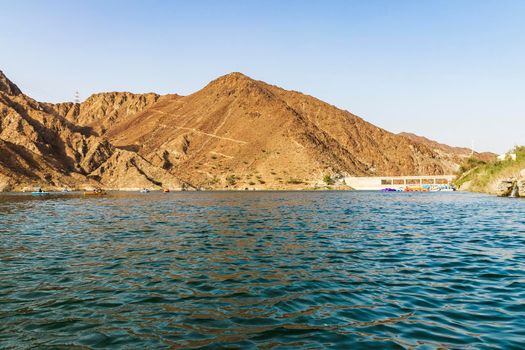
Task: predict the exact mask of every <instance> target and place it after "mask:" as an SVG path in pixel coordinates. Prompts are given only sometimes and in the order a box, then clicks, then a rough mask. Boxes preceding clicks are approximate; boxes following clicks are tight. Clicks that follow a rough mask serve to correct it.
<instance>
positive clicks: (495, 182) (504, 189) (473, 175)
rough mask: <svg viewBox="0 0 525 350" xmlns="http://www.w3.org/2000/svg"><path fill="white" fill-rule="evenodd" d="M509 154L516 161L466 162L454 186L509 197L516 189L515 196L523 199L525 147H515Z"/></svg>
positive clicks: (524, 187) (524, 194) (524, 190)
mask: <svg viewBox="0 0 525 350" xmlns="http://www.w3.org/2000/svg"><path fill="white" fill-rule="evenodd" d="M511 153H514V154H515V155H516V159H512V158H508V159H505V160H498V159H492V160H490V161H474V162H473V161H470V162H466V163H465V164H464V165H463V166H462V172H461V174H460V175H459V176H458V178H457V179H456V181H455V182H456V185H457V186H458V187H459V188H460V189H461V190H464V191H473V192H484V193H490V194H498V195H501V196H508V195H510V194H511V192H512V190H513V188H514V187H516V188H517V189H518V190H519V191H518V193H516V195H518V196H520V197H525V146H517V147H516V148H515V149H514V150H512V151H511Z"/></svg>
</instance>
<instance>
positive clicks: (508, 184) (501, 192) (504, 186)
mask: <svg viewBox="0 0 525 350" xmlns="http://www.w3.org/2000/svg"><path fill="white" fill-rule="evenodd" d="M514 183H515V181H514V180H512V179H508V180H503V181H501V182H500V183H499V185H498V188H497V195H498V197H508V196H510V194H511V193H512V189H513V188H514Z"/></svg>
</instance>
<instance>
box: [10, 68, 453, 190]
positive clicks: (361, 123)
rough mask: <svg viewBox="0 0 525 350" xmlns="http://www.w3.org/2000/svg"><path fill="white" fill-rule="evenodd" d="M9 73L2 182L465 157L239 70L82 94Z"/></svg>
mask: <svg viewBox="0 0 525 350" xmlns="http://www.w3.org/2000/svg"><path fill="white" fill-rule="evenodd" d="M2 77H4V78H3V80H2V81H3V83H2V85H0V87H1V89H0V141H2V143H0V154H3V155H4V157H5V158H6V159H8V160H9V161H8V160H5V161H2V160H0V174H1V175H2V176H0V189H4V190H9V189H21V188H24V187H31V186H46V187H52V188H60V187H73V188H79V187H94V186H100V187H105V188H109V189H131V188H142V187H149V188H153V189H158V188H162V187H171V188H181V187H189V188H203V189H206V188H209V189H244V188H253V189H270V188H271V189H299V188H314V187H323V186H326V184H325V183H323V180H322V179H323V177H325V176H326V175H329V176H332V177H334V178H336V179H340V178H343V177H344V176H347V175H398V174H402V173H403V174H405V173H406V174H408V173H410V174H412V175H417V174H423V173H424V174H443V173H446V172H451V171H453V168H454V167H457V166H458V164H457V163H454V159H455V158H454V157H452V156H448V155H447V154H448V153H447V152H445V151H442V150H441V151H439V152H438V151H436V150H434V149H432V147H429V145H428V144H425V143H424V142H421V141H420V142H416V141H415V140H413V139H411V138H410V137H405V136H403V135H396V134H393V133H391V132H389V131H387V130H384V129H381V128H378V127H376V126H374V125H373V124H370V123H368V122H366V121H365V120H364V119H362V118H360V117H358V116H356V115H354V114H352V113H350V112H348V111H344V110H341V109H338V108H337V107H335V106H333V105H330V104H328V103H326V102H324V101H321V100H319V99H317V98H315V97H312V96H309V95H305V94H303V93H300V92H297V91H289V90H285V89H282V88H280V87H278V86H275V85H271V84H267V83H265V82H263V81H259V80H255V79H252V78H250V77H248V76H246V75H244V74H242V73H239V72H233V73H230V74H226V75H224V76H221V77H218V78H217V79H214V80H212V81H211V82H210V83H208V84H207V85H206V86H204V87H203V88H202V89H200V90H198V91H196V92H194V93H192V94H190V95H187V96H180V95H176V94H170V95H163V96H161V95H158V94H155V93H147V94H133V93H129V92H109V93H98V94H93V95H91V96H90V97H89V98H88V99H86V100H85V101H83V102H82V103H80V104H75V103H71V102H66V103H58V104H52V103H42V102H38V101H35V100H33V99H31V98H30V97H28V96H26V95H24V94H23V93H22V92H21V91H20V89H18V87H16V85H14V84H13V83H12V82H11V81H10V80H9V79H7V77H5V76H4V75H3V73H2ZM453 151H454V150H453V149H452V151H450V152H453ZM28 164H32V166H29V165H28ZM338 184H339V185H341V186H343V187H344V184H343V183H342V182H339V183H338Z"/></svg>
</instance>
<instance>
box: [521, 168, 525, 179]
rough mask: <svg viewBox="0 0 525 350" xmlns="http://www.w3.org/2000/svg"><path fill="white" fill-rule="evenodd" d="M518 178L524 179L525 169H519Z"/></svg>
mask: <svg viewBox="0 0 525 350" xmlns="http://www.w3.org/2000/svg"><path fill="white" fill-rule="evenodd" d="M520 178H522V179H525V169H521V171H520Z"/></svg>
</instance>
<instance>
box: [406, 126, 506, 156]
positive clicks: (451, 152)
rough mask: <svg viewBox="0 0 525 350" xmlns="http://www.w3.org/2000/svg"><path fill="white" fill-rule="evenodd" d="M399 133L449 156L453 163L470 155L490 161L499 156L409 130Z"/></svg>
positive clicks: (441, 154)
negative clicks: (450, 144) (442, 141)
mask: <svg viewBox="0 0 525 350" xmlns="http://www.w3.org/2000/svg"><path fill="white" fill-rule="evenodd" d="M399 135H401V136H404V137H407V138H409V139H411V140H412V141H414V142H417V143H420V144H423V145H426V146H427V147H429V148H431V149H432V150H433V151H435V152H437V153H438V154H439V155H440V156H441V157H443V158H448V159H449V160H451V161H452V162H453V163H461V162H462V161H463V160H465V159H466V158H469V157H474V158H476V159H480V160H484V161H488V160H491V159H493V158H494V157H496V156H497V154H495V153H492V152H472V150H471V149H470V148H466V147H453V146H449V145H445V144H443V143H439V142H437V141H434V140H430V139H428V138H426V137H424V136H419V135H416V134H413V133H409V132H402V133H399Z"/></svg>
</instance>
